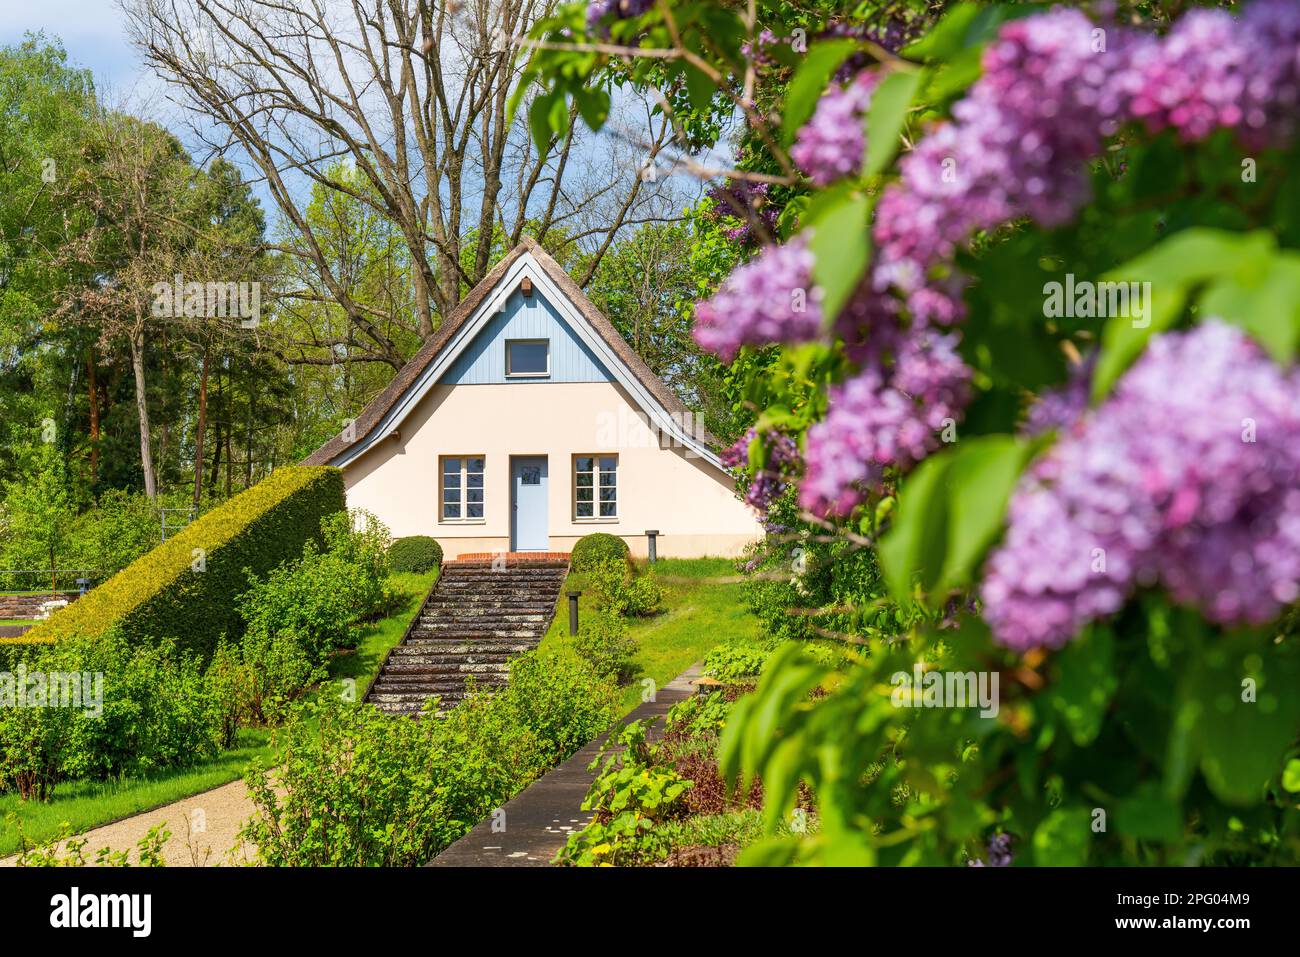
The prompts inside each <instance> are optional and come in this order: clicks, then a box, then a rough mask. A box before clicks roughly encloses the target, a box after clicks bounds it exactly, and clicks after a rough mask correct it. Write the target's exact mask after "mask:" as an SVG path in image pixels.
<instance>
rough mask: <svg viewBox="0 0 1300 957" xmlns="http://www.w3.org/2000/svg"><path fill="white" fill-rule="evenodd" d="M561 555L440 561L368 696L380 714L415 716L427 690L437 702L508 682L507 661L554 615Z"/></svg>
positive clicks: (564, 566) (563, 572)
mask: <svg viewBox="0 0 1300 957" xmlns="http://www.w3.org/2000/svg"><path fill="white" fill-rule="evenodd" d="M568 571H569V566H568V562H567V561H557V560H555V559H552V560H549V561H547V562H544V563H543V562H536V563H533V562H521V563H518V564H516V563H513V562H512V564H510V565H509V566H507V567H506V568H505V569H504V570H497V569H493V568H492V566H491V564H490V563H488V562H486V561H485V562H483V563H478V564H461V563H456V562H451V563H448V564H446V565H444V566H443V568H442V572H441V574H440V575H439V578H438V582H437V584H436V585H435V586H434V589H433V591H432V593H431V594H430V595H429V597H428V598H427V599H426V600H425V603H424V607H422V608H421V609H420V612H419V614H418V615H417V617H416V620H415V621H414V622H413V623H412V627H411V629H410V630H409V631H408V632H407V635H406V638H405V640H404V641H403V642H402V644H400V645H398V646H397V647H396V648H394V649H392V651H390V652H389V654H388V657H387V658H386V659H385V660H384V665H383V667H382V668H381V669H380V672H379V676H378V677H377V678H376V679H375V682H374V684H373V685H372V686H371V688H370V690H369V691H368V692H367V694H366V700H367V701H368V702H370V703H371V704H374V705H375V706H376V707H378V708H379V709H380V710H382V711H384V712H385V713H386V714H395V715H407V716H417V715H419V714H420V713H421V709H422V708H423V706H424V703H425V702H426V701H427V700H428V699H429V698H431V697H435V696H436V697H438V698H439V710H440V711H442V712H445V711H447V710H449V709H450V708H454V707H455V706H456V705H457V704H459V703H460V702H461V701H463V700H464V699H465V698H466V696H467V695H466V686H465V682H466V679H471V680H472V684H473V686H474V688H475V690H491V689H494V688H501V687H504V686H505V685H506V683H507V682H508V681H509V677H510V662H511V661H512V660H513V659H514V658H515V657H516V656H517V655H519V654H521V653H523V652H526V651H529V650H530V649H533V648H536V647H537V645H538V643H539V642H540V641H541V639H542V635H543V634H545V632H546V629H547V626H548V625H549V624H550V621H551V619H552V618H553V617H554V616H555V611H556V607H557V605H558V604H559V601H560V589H561V588H562V587H563V585H564V580H565V578H566V577H567V575H568Z"/></svg>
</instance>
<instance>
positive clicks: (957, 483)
mask: <svg viewBox="0 0 1300 957" xmlns="http://www.w3.org/2000/svg"><path fill="white" fill-rule="evenodd" d="M1032 449H1033V446H1032V445H1031V444H1030V443H1029V442H1026V441H1024V440H1022V439H1016V438H1013V437H1011V436H1001V435H991V436H987V437H982V438H978V439H967V440H965V441H963V442H962V443H961V444H960V445H959V446H958V447H957V449H956V450H955V452H954V455H953V462H952V464H951V465H950V466H949V467H948V475H947V477H946V479H945V484H946V485H947V489H948V508H947V515H948V534H947V541H946V550H945V555H944V562H943V571H942V573H941V574H940V575H939V580H938V583H937V585H936V586H935V589H934V591H935V597H936V598H938V597H940V596H942V595H943V594H945V593H946V592H948V591H949V590H950V589H953V588H960V587H962V586H963V585H966V584H967V583H969V582H970V581H971V579H972V578H973V577H974V573H975V569H976V567H977V566H978V565H979V563H980V561H981V560H982V559H983V558H984V553H985V552H986V551H987V550H988V548H989V546H990V545H992V544H993V542H994V540H995V539H997V537H998V536H999V535H1000V534H1001V532H1002V522H1003V517H1004V516H1005V515H1006V511H1007V502H1008V501H1010V499H1011V492H1012V490H1013V489H1014V488H1015V487H1016V482H1017V481H1018V480H1019V479H1020V473H1021V472H1022V471H1023V470H1024V467H1025V462H1026V461H1027V460H1028V458H1029V456H1030V454H1031V452H1032Z"/></svg>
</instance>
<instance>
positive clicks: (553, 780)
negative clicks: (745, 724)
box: [429, 663, 701, 867]
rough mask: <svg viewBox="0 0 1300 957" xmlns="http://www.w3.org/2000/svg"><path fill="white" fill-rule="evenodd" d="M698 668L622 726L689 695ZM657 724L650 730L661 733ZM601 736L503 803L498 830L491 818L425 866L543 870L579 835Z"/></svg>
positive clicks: (662, 711) (664, 689) (661, 712)
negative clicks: (502, 827) (531, 868)
mask: <svg viewBox="0 0 1300 957" xmlns="http://www.w3.org/2000/svg"><path fill="white" fill-rule="evenodd" d="M700 667H701V665H700V664H699V663H696V664H694V665H692V666H691V667H690V668H688V669H687V670H686V671H684V672H682V673H681V674H680V675H678V676H677V677H676V678H674V679H673V680H672V681H670V682H669V683H668V684H667V685H665V686H664V687H662V688H660V689H659V693H658V694H657V695H656V696H655V700H654V701H650V702H647V703H645V704H643V705H641V707H639V708H637V709H636V710H635V711H633V712H632V713H631V714H629V715H627V716H626V717H625V718H623V721H624V722H628V721H636V720H640V719H642V718H653V717H656V716H663V715H666V714H667V713H668V709H669V708H671V707H672V706H673V705H675V704H676V703H677V702H679V701H682V700H684V699H686V698H689V697H690V696H691V695H692V694H694V693H695V687H694V685H693V684H692V682H694V681H695V680H696V679H697V678H699V677H700ZM662 726H663V722H662V721H661V722H659V724H658V725H657V726H656V727H657V728H660V729H662ZM605 738H606V735H601V736H600V737H598V738H596V739H595V740H594V741H592V742H590V743H589V744H587V745H586V746H585V747H583V748H582V749H581V750H579V751H578V753H577V754H575V755H574V756H573V757H571V758H569V760H567V761H565V762H564V763H563V764H561V765H560V766H559V767H557V768H555V769H554V770H552V771H549V772H547V773H546V774H544V775H542V777H540V778H538V779H537V780H536V781H534V782H533V783H532V784H531V785H529V786H528V787H527V788H525V789H524V790H523V791H521V792H519V793H518V794H516V795H515V796H514V797H513V798H512V799H511V800H509V801H507V802H506V804H505V806H504V807H503V808H502V809H501V810H502V811H503V812H504V818H503V817H502V815H500V814H498V815H495V819H496V820H497V821H499V822H502V823H504V828H505V829H504V830H500V824H498V830H497V831H496V832H494V831H493V821H494V818H493V817H489V818H487V819H486V820H483V821H480V822H479V823H478V824H476V825H475V826H474V829H473V830H472V831H470V832H469V833H468V834H466V835H465V836H464V837H462V838H461V839H460V840H459V841H457V842H456V843H455V844H452V845H451V846H450V847H448V848H446V849H445V850H444V851H443V852H442V853H441V854H439V855H438V856H437V857H435V858H434V859H433V860H432V861H430V862H429V866H430V867H545V866H546V865H548V864H550V863H551V861H552V860H554V858H555V853H556V852H557V851H558V850H559V849H560V848H562V847H563V846H564V843H565V841H567V840H568V839H569V834H570V833H571V832H572V831H578V830H581V829H582V828H583V827H585V826H586V824H587V822H588V821H589V820H591V814H590V813H589V812H587V811H580V810H578V808H579V807H581V805H582V799H583V798H584V797H586V796H587V788H589V787H590V786H591V781H592V777H593V775H592V774H591V772H589V771H588V770H587V765H589V764H591V762H592V760H593V759H594V758H595V757H596V754H597V753H598V752H599V751H600V746H601V744H602V743H604V740H605Z"/></svg>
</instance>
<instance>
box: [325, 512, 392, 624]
mask: <svg viewBox="0 0 1300 957" xmlns="http://www.w3.org/2000/svg"><path fill="white" fill-rule="evenodd" d="M321 534H322V535H324V537H325V551H326V552H328V553H329V554H330V555H333V556H334V557H336V558H338V559H340V560H341V561H344V562H347V563H348V564H349V565H352V566H354V567H355V568H356V569H357V570H358V572H359V573H360V574H359V575H358V576H357V577H356V579H355V581H354V586H355V587H357V588H358V589H359V591H358V592H357V593H356V594H355V595H354V598H353V600H354V601H355V602H356V616H357V618H358V619H359V620H367V619H370V618H374V617H377V616H379V615H380V614H382V613H383V611H384V610H385V609H386V607H387V605H388V604H389V601H388V596H386V595H385V594H384V582H385V581H387V580H388V573H389V572H390V571H391V566H390V565H389V562H388V546H389V543H390V542H391V541H392V536H391V535H390V534H389V532H388V526H387V525H385V524H384V523H383V522H381V521H380V520H379V519H378V518H377V517H376V516H375V515H374V514H373V513H371V512H368V511H366V510H365V509H364V508H354V509H352V510H351V511H349V512H335V513H334V514H333V515H330V516H328V517H327V518H326V519H325V521H323V522H322V523H321Z"/></svg>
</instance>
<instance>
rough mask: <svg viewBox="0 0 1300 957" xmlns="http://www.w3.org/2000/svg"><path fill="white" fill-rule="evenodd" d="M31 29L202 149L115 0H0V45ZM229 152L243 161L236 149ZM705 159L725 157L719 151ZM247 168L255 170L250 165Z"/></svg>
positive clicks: (679, 185) (103, 90) (111, 96)
mask: <svg viewBox="0 0 1300 957" xmlns="http://www.w3.org/2000/svg"><path fill="white" fill-rule="evenodd" d="M29 32H31V33H39V32H44V33H45V34H47V35H49V36H51V37H57V38H58V39H59V40H60V41H61V42H62V43H63V46H64V48H65V49H66V50H67V51H68V56H69V60H70V61H71V63H72V65H73V66H76V67H82V68H85V69H89V70H90V71H91V72H92V73H93V74H94V77H95V86H96V89H97V90H98V91H99V94H100V96H101V98H102V100H103V101H104V102H105V103H106V104H108V105H109V106H111V107H114V108H118V109H123V110H126V111H127V112H131V113H135V114H136V115H140V116H144V117H145V118H146V119H150V120H153V121H155V122H158V123H161V124H162V125H163V126H166V127H168V128H169V129H171V130H172V132H174V133H175V134H176V135H177V136H178V137H179V138H180V139H181V141H182V142H183V143H186V144H187V145H189V146H190V147H191V149H200V150H201V148H202V147H201V144H199V143H194V142H190V141H191V138H192V137H191V135H190V133H189V130H188V129H187V127H188V125H189V123H188V121H189V120H191V119H192V118H190V117H188V116H186V115H184V114H182V112H181V111H180V110H179V108H178V107H176V106H175V105H173V104H172V103H170V102H169V101H168V100H167V88H166V85H165V84H164V83H163V82H162V81H161V80H159V79H158V78H157V77H155V76H154V75H153V73H152V72H151V71H150V70H149V69H148V68H147V67H146V66H145V65H144V63H143V62H142V60H141V58H140V56H139V55H138V54H137V52H136V51H135V49H134V48H133V47H132V46H131V44H130V43H129V42H128V40H127V37H126V33H125V17H124V16H123V14H122V12H121V10H120V9H118V6H117V3H116V2H115V0H0V46H8V45H10V44H15V43H20V42H22V40H23V37H24V35H25V34H26V33H29ZM586 150H592V151H593V152H592V157H594V160H595V161H596V162H597V163H598V164H599V163H602V162H607V160H605V159H603V155H602V153H601V151H600V148H599V147H598V146H597V145H596V144H595V143H594V142H593V141H591V140H588V141H587V144H586ZM586 150H579V151H578V152H579V153H583V152H586ZM196 158H198V157H196ZM229 158H230V159H232V160H234V161H235V162H237V163H238V162H240V158H239V157H238V156H236V155H231V156H230V157H229ZM703 159H704V161H705V162H712V161H714V160H717V161H718V162H722V163H725V159H722V158H718V157H704V158H703ZM241 165H244V164H242V163H241ZM245 171H246V173H249V174H251V173H252V170H251V169H247V168H246V170H245ZM673 179H674V180H677V181H676V182H673V181H670V182H669V183H665V184H664V188H668V189H671V191H672V192H673V193H674V194H677V193H678V191H679V190H680V191H681V192H680V194H679V195H680V197H681V198H679V199H678V200H677V202H678V203H681V202H689V201H690V199H691V198H693V197H694V195H696V194H697V193H698V190H699V186H698V184H697V183H695V182H694V181H692V180H691V178H690V177H674V178H673ZM670 183H671V185H670ZM254 192H255V194H256V195H258V197H259V198H260V199H261V200H262V204H263V207H264V208H265V209H266V210H267V211H268V213H270V214H272V215H274V214H273V212H272V209H273V207H272V204H271V203H270V197H269V196H268V195H267V194H266V192H265V190H264V189H263V188H262V187H261V186H260V184H258V185H255V186H254Z"/></svg>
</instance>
